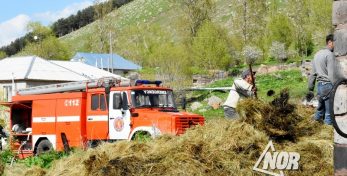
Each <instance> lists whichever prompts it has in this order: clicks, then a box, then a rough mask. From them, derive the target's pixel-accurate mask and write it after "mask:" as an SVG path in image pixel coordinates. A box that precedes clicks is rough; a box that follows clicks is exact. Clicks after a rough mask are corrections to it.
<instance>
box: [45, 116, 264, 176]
mask: <svg viewBox="0 0 347 176" xmlns="http://www.w3.org/2000/svg"><path fill="white" fill-rule="evenodd" d="M250 136H251V137H250ZM267 142H268V140H267V136H266V135H265V134H264V133H262V132H259V131H256V130H255V129H254V128H253V127H252V126H251V125H249V124H246V123H240V122H238V121H226V120H216V121H213V122H210V123H207V124H206V125H205V126H203V127H197V128H195V129H193V130H190V131H188V132H187V133H186V134H185V135H183V136H180V137H175V136H162V137H160V138H158V139H156V140H153V141H150V142H146V143H140V142H127V141H122V142H118V143H114V144H109V143H105V144H103V145H101V146H100V147H98V148H96V149H91V150H88V151H87V152H86V153H82V152H81V153H77V154H75V155H74V156H72V157H69V158H66V159H63V160H61V161H58V162H57V163H55V165H54V166H53V168H52V169H51V170H49V171H48V173H47V174H48V175H233V174H236V175H251V174H252V173H253V171H252V169H251V167H252V165H254V161H255V160H256V159H257V158H258V157H259V156H260V154H261V151H262V150H263V148H264V147H265V145H266V144H267Z"/></svg>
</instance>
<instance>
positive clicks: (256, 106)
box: [238, 89, 321, 141]
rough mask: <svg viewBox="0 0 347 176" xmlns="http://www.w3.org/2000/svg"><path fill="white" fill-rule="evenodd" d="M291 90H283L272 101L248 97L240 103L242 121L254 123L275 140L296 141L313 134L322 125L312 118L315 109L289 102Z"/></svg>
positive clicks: (239, 110) (239, 109)
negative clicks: (266, 101)
mask: <svg viewBox="0 0 347 176" xmlns="http://www.w3.org/2000/svg"><path fill="white" fill-rule="evenodd" d="M288 100H289V92H288V90H286V89H285V90H282V91H281V93H280V95H279V96H278V97H277V98H275V99H274V100H273V101H272V102H271V103H264V102H262V101H261V100H254V99H246V100H244V101H241V102H240V103H239V105H238V112H239V114H240V117H241V121H244V122H246V123H248V124H252V125H253V126H254V127H255V128H256V129H258V130H261V131H264V132H265V133H266V134H267V135H268V136H270V137H271V138H272V139H275V140H283V139H285V140H291V141H296V140H297V138H298V137H301V136H308V135H312V134H314V133H316V132H317V130H320V127H319V126H321V125H320V124H318V123H315V122H314V121H312V120H311V119H310V116H312V115H313V109H306V108H305V107H302V106H294V105H293V104H290V103H288Z"/></svg>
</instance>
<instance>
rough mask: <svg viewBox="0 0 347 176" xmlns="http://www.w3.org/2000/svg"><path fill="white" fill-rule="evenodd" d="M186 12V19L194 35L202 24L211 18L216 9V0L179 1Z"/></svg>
mask: <svg viewBox="0 0 347 176" xmlns="http://www.w3.org/2000/svg"><path fill="white" fill-rule="evenodd" d="M178 2H179V3H180V5H181V7H182V10H183V12H184V14H185V20H186V21H187V25H188V26H189V30H190V33H191V35H192V36H195V35H196V33H197V31H198V30H199V28H200V26H201V25H202V24H203V23H204V21H206V20H211V13H212V12H213V11H214V10H215V6H216V5H215V0H180V1H178Z"/></svg>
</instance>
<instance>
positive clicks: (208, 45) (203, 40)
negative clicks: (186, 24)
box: [192, 21, 231, 70]
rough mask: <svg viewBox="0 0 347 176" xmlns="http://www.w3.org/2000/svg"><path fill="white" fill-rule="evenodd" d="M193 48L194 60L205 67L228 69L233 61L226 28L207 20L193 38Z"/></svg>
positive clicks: (199, 65)
mask: <svg viewBox="0 0 347 176" xmlns="http://www.w3.org/2000/svg"><path fill="white" fill-rule="evenodd" d="M192 50H193V54H194V56H193V57H194V58H195V59H194V62H195V65H196V66H198V67H202V68H205V69H208V70H210V69H227V68H228V66H229V65H230V63H231V49H230V47H229V46H228V36H227V34H226V32H225V31H224V30H222V29H221V28H220V27H218V26H217V25H215V24H214V23H212V22H209V21H206V22H205V23H204V24H203V25H202V26H201V28H200V29H199V31H198V32H197V35H196V37H194V38H193V44H192Z"/></svg>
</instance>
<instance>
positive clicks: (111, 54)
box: [109, 31, 113, 73]
mask: <svg viewBox="0 0 347 176" xmlns="http://www.w3.org/2000/svg"><path fill="white" fill-rule="evenodd" d="M109 34H110V37H109V38H110V57H111V73H113V53H112V33H111V31H110V33H109Z"/></svg>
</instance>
